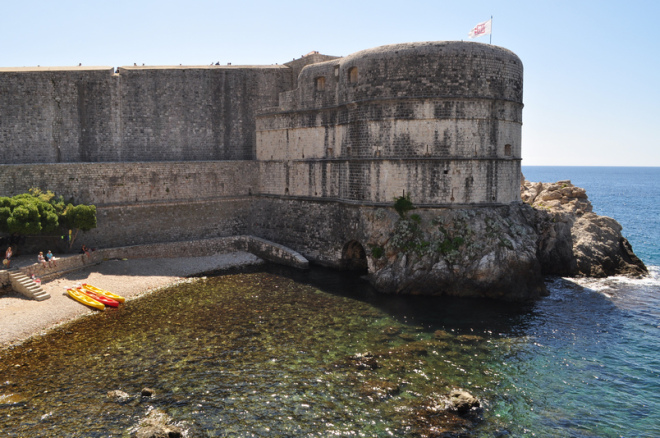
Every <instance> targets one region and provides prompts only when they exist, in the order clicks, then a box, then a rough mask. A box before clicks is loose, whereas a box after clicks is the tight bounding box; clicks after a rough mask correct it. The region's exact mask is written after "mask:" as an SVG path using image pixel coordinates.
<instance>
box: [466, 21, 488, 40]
mask: <svg viewBox="0 0 660 438" xmlns="http://www.w3.org/2000/svg"><path fill="white" fill-rule="evenodd" d="M492 27H493V19H492V18H491V19H490V20H488V21H484V22H483V23H479V24H477V25H476V26H474V29H472V30H471V31H470V33H469V34H468V36H469V37H470V38H476V37H480V36H481V35H490V30H491V29H492Z"/></svg>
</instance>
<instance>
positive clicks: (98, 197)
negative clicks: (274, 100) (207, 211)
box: [0, 161, 259, 206]
mask: <svg viewBox="0 0 660 438" xmlns="http://www.w3.org/2000/svg"><path fill="white" fill-rule="evenodd" d="M258 171H259V165H258V163H257V162H255V161H194V162H140V163H61V164H14V165H0V190H1V191H0V193H2V195H3V196H14V195H17V194H20V193H25V192H27V191H28V190H29V189H30V188H32V187H37V188H39V189H41V190H43V191H46V190H51V191H52V192H53V193H55V194H56V195H57V196H60V195H61V196H64V198H65V200H68V199H70V198H72V199H73V200H74V202H75V203H76V204H80V203H84V204H95V205H97V206H104V205H110V204H135V203H153V202H178V201H189V200H190V201H199V200H205V199H217V198H222V197H236V196H246V195H249V194H251V193H254V192H256V190H257V189H258V181H259V178H258Z"/></svg>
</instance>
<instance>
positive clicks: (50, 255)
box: [46, 250, 57, 266]
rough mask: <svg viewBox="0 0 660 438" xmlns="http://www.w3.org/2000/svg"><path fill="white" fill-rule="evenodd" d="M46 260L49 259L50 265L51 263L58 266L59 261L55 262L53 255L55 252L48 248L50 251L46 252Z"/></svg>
mask: <svg viewBox="0 0 660 438" xmlns="http://www.w3.org/2000/svg"><path fill="white" fill-rule="evenodd" d="M46 260H48V265H49V266H50V265H52V266H57V263H55V257H53V253H52V252H50V250H48V252H47V253H46Z"/></svg>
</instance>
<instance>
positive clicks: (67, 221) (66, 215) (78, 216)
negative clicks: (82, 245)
mask: <svg viewBox="0 0 660 438" xmlns="http://www.w3.org/2000/svg"><path fill="white" fill-rule="evenodd" d="M61 219H62V225H64V227H65V228H66V229H68V230H75V231H74V232H73V235H72V236H71V239H70V240H69V248H71V247H72V246H73V242H75V240H76V237H78V232H79V231H89V230H91V229H92V228H96V206H94V205H84V204H79V205H73V204H68V205H67V206H66V208H65V209H64V212H63V214H62V215H61Z"/></svg>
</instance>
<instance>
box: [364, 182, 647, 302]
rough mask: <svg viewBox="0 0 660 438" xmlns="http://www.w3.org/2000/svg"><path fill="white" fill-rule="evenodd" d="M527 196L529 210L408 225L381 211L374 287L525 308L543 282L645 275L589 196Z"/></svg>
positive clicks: (555, 190) (420, 214) (421, 214)
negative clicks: (513, 303)
mask: <svg viewBox="0 0 660 438" xmlns="http://www.w3.org/2000/svg"><path fill="white" fill-rule="evenodd" d="M523 181H524V180H523ZM521 192H522V193H521V194H522V199H523V201H524V202H525V203H524V204H522V205H511V206H508V207H495V208H481V209H443V210H428V209H427V210H414V211H413V213H409V214H408V215H407V216H406V217H405V218H400V217H398V216H397V215H396V214H395V213H393V211H391V210H388V211H386V210H380V211H379V212H377V213H375V214H374V215H373V220H372V221H371V223H372V229H371V230H370V235H369V241H368V247H369V250H368V253H369V254H370V256H369V257H368V259H369V268H370V269H369V271H370V278H371V281H372V282H373V284H374V285H375V286H376V288H378V289H379V290H381V291H383V292H388V293H404V294H410V293H413V294H430V295H456V296H484V297H491V298H503V299H507V300H525V299H533V298H538V297H539V296H541V295H543V294H544V292H545V287H544V286H543V276H544V275H561V276H568V277H605V276H610V275H627V276H641V275H645V274H646V273H647V269H646V267H645V266H644V263H643V262H642V261H641V260H640V259H639V258H638V257H637V256H636V255H635V254H634V252H633V250H632V247H631V245H630V243H629V242H628V240H626V238H625V237H623V236H622V234H621V231H622V227H621V225H620V224H619V223H618V222H617V221H616V220H614V219H612V218H609V217H606V216H599V215H597V214H595V213H593V212H592V205H591V203H590V202H589V200H588V198H587V194H586V192H585V190H584V189H582V188H580V187H575V186H573V185H572V184H571V182H570V181H559V182H557V183H531V182H528V181H524V182H523V184H522V185H521ZM415 213H416V214H415Z"/></svg>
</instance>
